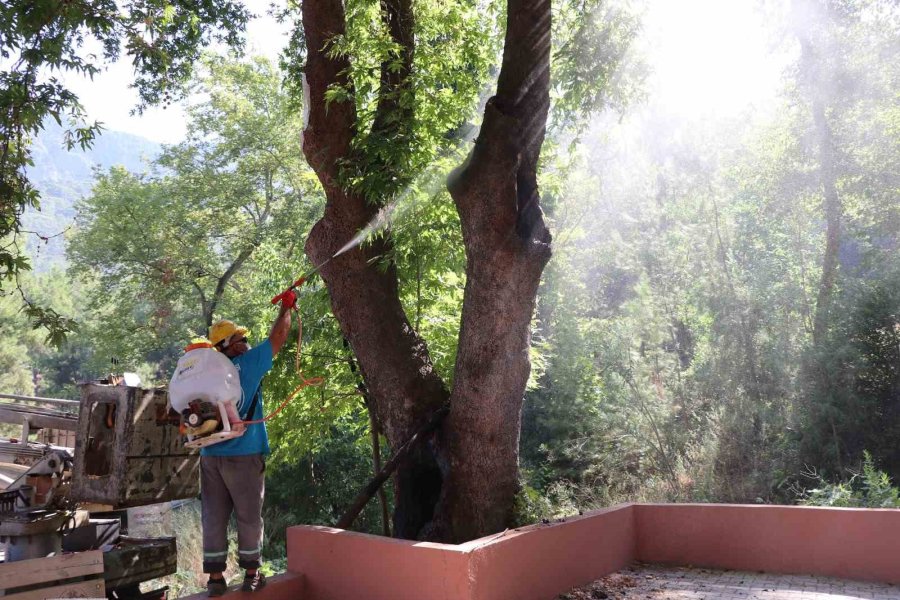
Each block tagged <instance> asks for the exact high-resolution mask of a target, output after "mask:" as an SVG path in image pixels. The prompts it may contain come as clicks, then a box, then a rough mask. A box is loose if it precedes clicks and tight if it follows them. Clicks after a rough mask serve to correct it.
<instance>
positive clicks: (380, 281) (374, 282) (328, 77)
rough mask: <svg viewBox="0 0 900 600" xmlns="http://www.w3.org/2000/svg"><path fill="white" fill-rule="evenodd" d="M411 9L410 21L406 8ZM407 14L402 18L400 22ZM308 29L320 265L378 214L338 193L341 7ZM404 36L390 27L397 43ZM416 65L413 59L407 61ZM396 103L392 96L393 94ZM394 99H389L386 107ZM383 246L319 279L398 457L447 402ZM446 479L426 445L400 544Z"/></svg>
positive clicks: (400, 520)
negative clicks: (331, 94) (320, 206)
mask: <svg viewBox="0 0 900 600" xmlns="http://www.w3.org/2000/svg"><path fill="white" fill-rule="evenodd" d="M382 4H383V6H384V5H388V6H389V7H390V9H391V10H392V11H393V14H394V15H396V18H397V20H398V21H399V20H400V19H401V18H405V19H406V20H405V21H404V23H405V24H406V27H408V29H409V31H410V35H409V36H407V37H406V38H404V40H405V41H406V45H411V43H412V39H411V30H412V23H411V14H412V13H411V7H410V6H409V3H408V2H398V3H393V2H391V1H390V0H385V2H383V3H382ZM404 8H405V9H406V11H405V12H403V10H402V9H404ZM401 13H402V17H401ZM303 27H304V32H305V35H306V43H307V63H306V68H305V71H304V74H305V77H306V83H307V85H308V86H309V94H308V96H309V98H308V106H307V110H308V111H309V119H308V123H307V127H306V129H305V130H304V134H303V153H304V154H305V155H306V158H307V160H308V161H309V164H310V165H311V166H312V168H313V169H314V170H315V172H316V175H317V176H318V178H319V180H320V181H321V183H322V186H323V188H324V190H325V195H326V205H325V214H324V216H323V217H322V219H321V220H320V221H319V222H318V223H316V225H315V226H314V227H313V229H312V231H311V232H310V236H309V239H308V240H307V243H306V253H307V255H308V256H309V257H310V259H311V260H312V261H313V263H314V264H317V265H318V264H321V263H323V262H324V261H325V260H327V259H328V257H330V256H331V255H332V254H334V253H335V252H336V251H337V250H338V249H339V248H341V246H343V245H344V244H346V243H347V242H348V241H349V240H350V239H352V238H353V236H354V235H356V233H357V232H358V231H359V230H361V229H362V228H364V227H365V226H366V224H367V223H368V222H369V221H370V220H371V219H372V217H373V216H374V215H375V213H376V212H377V210H378V208H379V207H378V205H377V204H370V203H367V201H366V199H365V198H364V197H363V195H362V194H360V193H353V192H351V191H348V190H346V189H344V187H343V186H342V185H341V184H340V181H339V179H340V177H339V175H340V174H339V165H340V164H341V163H344V164H346V163H347V162H348V161H350V160H352V158H353V156H352V154H353V151H352V148H351V142H352V139H353V136H354V135H355V134H356V111H355V107H354V105H353V101H352V100H349V101H334V102H331V103H329V104H328V105H327V106H326V102H325V91H326V90H327V89H328V88H329V86H332V85H341V86H345V87H347V88H351V87H352V85H351V82H350V81H348V79H347V70H348V68H349V61H348V59H347V58H346V57H345V56H329V55H328V49H329V46H330V43H331V40H332V39H333V38H334V36H336V35H341V34H343V33H344V31H345V21H344V8H343V4H342V2H341V0H306V1H304V3H303ZM396 31H397V29H396V28H393V27H392V28H391V32H392V34H393V33H395V32H396ZM408 60H409V61H411V60H412V58H411V54H410V55H409V58H408ZM386 70H387V69H386V68H384V69H383V71H382V73H383V76H382V85H383V87H388V88H391V89H392V91H396V87H397V86H399V85H405V82H406V79H407V76H408V66H407V67H405V68H404V69H401V70H399V71H398V72H396V73H388V75H384V73H385V71H386ZM390 95H391V96H393V94H390ZM385 97H386V95H385V94H382V98H385ZM390 102H391V100H390V99H386V100H384V101H383V102H382V103H381V105H380V106H379V109H378V111H379V114H383V115H387V114H389V112H390V106H389V103H390ZM389 121H390V120H389V119H386V118H379V119H376V123H375V125H374V127H377V128H379V130H380V132H381V134H382V135H389V130H390V129H391V128H392V127H401V126H404V125H405V123H404V118H401V117H400V115H397V118H396V119H394V120H393V121H390V122H389ZM389 245H390V239H389V238H387V237H385V238H381V239H380V240H378V241H376V242H375V243H373V244H371V245H367V246H366V247H364V248H355V249H353V250H351V251H349V252H346V253H344V254H342V255H341V256H340V257H338V258H336V259H335V260H333V261H331V262H330V263H328V264H327V265H326V266H325V267H324V268H323V269H322V271H321V275H322V279H323V280H324V281H325V284H326V285H327V287H328V292H329V296H330V298H331V308H332V311H333V312H334V315H335V317H336V318H337V320H338V322H339V324H340V326H341V331H342V333H343V335H344V337H346V338H347V340H348V341H349V342H350V346H351V348H352V349H353V352H354V354H355V355H356V357H357V360H358V362H359V366H360V370H361V371H362V375H363V378H364V379H365V381H366V386H367V388H368V390H369V394H370V396H371V398H372V400H373V402H374V405H375V410H376V412H377V414H378V420H379V422H380V423H381V424H382V425H383V427H384V434H385V436H386V437H387V439H388V441H389V443H390V445H391V447H392V448H398V447H400V445H402V443H403V442H404V441H405V440H406V439H408V438H409V437H411V436H412V434H413V433H414V432H415V431H416V430H418V429H419V428H420V427H421V426H422V425H423V424H424V423H425V421H426V419H427V417H428V415H429V414H430V413H431V412H434V411H435V410H437V409H438V408H439V407H440V406H442V405H444V404H445V403H446V402H447V400H448V398H449V393H448V391H447V389H446V388H445V386H444V383H443V382H442V381H441V379H440V378H439V377H438V375H437V374H436V373H435V372H434V369H433V367H432V364H431V360H430V358H429V356H428V349H427V347H426V345H425V342H424V340H422V339H421V338H420V337H419V336H418V334H417V333H416V332H415V331H414V330H413V328H412V326H411V325H410V323H409V321H408V320H407V318H406V314H405V313H404V311H403V308H402V306H401V304H400V299H399V295H398V283H397V273H396V269H394V268H393V267H389V268H388V269H386V270H381V269H379V268H377V266H375V265H373V264H371V259H374V258H376V257H378V256H380V255H382V254H384V253H386V252H387V251H388V250H389V249H390V246H389ZM440 485H441V475H440V471H439V469H438V466H437V462H436V461H435V459H434V456H433V453H432V452H431V450H430V448H429V447H428V446H419V447H418V448H417V449H416V450H415V451H414V452H412V453H411V455H410V456H409V457H408V458H407V459H406V460H405V461H404V464H402V465H401V466H400V467H399V468H398V469H397V471H396V474H395V476H394V502H395V511H394V535H395V536H397V537H403V538H415V537H416V536H417V535H418V534H419V531H420V530H421V529H422V527H423V526H424V525H425V524H426V523H428V522H430V521H431V519H432V513H433V510H434V505H435V502H436V500H437V497H438V494H439V492H440Z"/></svg>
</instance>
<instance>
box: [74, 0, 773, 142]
mask: <svg viewBox="0 0 900 600" xmlns="http://www.w3.org/2000/svg"><path fill="white" fill-rule="evenodd" d="M245 2H246V3H247V5H248V6H251V7H253V8H254V10H257V11H260V6H261V5H263V3H262V2H260V1H259V0H257V1H256V2H254V0H245ZM647 2H648V10H647V14H646V19H645V21H644V43H643V44H642V48H641V49H642V51H643V52H645V53H646V55H647V60H648V62H649V66H650V68H651V76H650V79H649V80H648V82H647V92H648V96H649V98H650V101H651V102H652V103H653V104H656V105H658V106H662V107H665V108H666V110H667V111H671V113H672V114H673V115H680V116H683V117H685V118H687V119H691V118H697V117H707V116H714V115H715V116H728V115H733V114H736V113H739V112H741V111H742V110H744V109H746V108H747V107H748V106H750V105H759V104H763V103H767V102H768V101H769V100H771V98H772V97H773V95H774V93H775V90H776V89H777V87H778V82H779V77H780V76H781V74H782V68H783V67H782V62H781V61H776V60H772V59H770V58H769V55H770V52H769V48H770V45H771V43H772V38H771V37H770V36H771V33H770V32H767V31H766V30H765V29H764V24H763V19H762V16H761V15H760V14H759V13H758V12H757V9H756V8H755V7H757V6H759V3H758V0H677V1H676V0H647ZM265 4H266V5H267V4H268V3H265ZM287 35H288V26H287V25H286V24H285V25H280V24H278V23H277V22H276V21H275V20H274V19H273V18H272V17H270V16H268V15H262V16H261V17H260V18H258V19H256V20H254V21H253V22H252V23H251V24H250V25H249V27H248V36H247V37H248V41H249V49H250V52H251V53H254V54H263V55H265V56H268V57H270V58H272V59H273V60H274V59H277V56H278V53H279V51H280V50H281V49H282V48H283V47H284V46H285V44H286V43H287ZM131 78H132V72H131V65H130V64H129V63H128V62H127V61H126V62H120V63H117V64H115V65H112V66H110V67H109V69H108V70H107V71H106V72H105V73H103V74H101V75H99V76H98V77H96V78H95V79H94V80H93V81H89V80H84V79H80V78H76V77H74V76H69V77H68V78H67V81H68V82H69V84H70V85H71V86H72V88H73V89H74V91H75V92H76V93H77V94H78V95H79V97H80V98H81V101H82V103H83V104H84V106H85V108H86V110H87V112H88V116H89V118H92V119H98V120H100V121H102V122H103V123H104V124H105V126H106V127H107V128H109V129H114V130H118V131H125V132H128V133H134V134H137V135H140V136H143V137H146V138H149V139H151V140H154V141H157V142H163V143H174V142H178V141H180V140H181V139H182V138H183V136H184V132H185V123H184V119H185V116H184V111H183V109H182V108H181V107H179V106H175V105H173V106H171V107H169V108H168V109H165V110H163V109H162V108H152V109H150V110H148V111H147V112H146V113H145V114H144V115H142V116H140V117H138V116H132V115H130V114H129V111H130V110H131V109H132V108H133V107H134V105H135V102H136V94H135V93H134V91H133V90H131V89H130V88H129V87H128V84H129V82H130V81H131Z"/></svg>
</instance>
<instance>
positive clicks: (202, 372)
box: [169, 348, 241, 413]
mask: <svg viewBox="0 0 900 600" xmlns="http://www.w3.org/2000/svg"><path fill="white" fill-rule="evenodd" d="M192 400H201V401H203V402H209V403H210V404H219V403H220V402H226V401H232V402H234V404H235V405H237V403H238V402H239V401H240V400H241V381H240V377H239V376H238V371H237V369H236V368H235V366H234V364H232V362H231V360H229V359H228V357H227V356H225V355H224V354H222V353H220V352H217V351H216V350H214V349H212V348H196V349H194V350H190V351H189V352H187V353H185V355H184V356H182V357H181V358H180V359H179V360H178V364H177V365H176V366H175V374H174V375H172V380H171V381H170V382H169V402H170V403H171V404H172V408H174V409H175V410H176V411H178V412H179V413H181V412H182V411H183V410H185V409H186V408H188V405H189V404H190V402H191V401H192Z"/></svg>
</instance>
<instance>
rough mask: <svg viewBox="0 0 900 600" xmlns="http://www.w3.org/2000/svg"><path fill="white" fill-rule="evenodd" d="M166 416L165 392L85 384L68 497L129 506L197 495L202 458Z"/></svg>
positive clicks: (118, 506)
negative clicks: (185, 443)
mask: <svg viewBox="0 0 900 600" xmlns="http://www.w3.org/2000/svg"><path fill="white" fill-rule="evenodd" d="M167 414H168V397H167V395H166V392H165V391H164V390H145V389H142V388H136V387H128V386H111V385H102V384H97V383H88V384H83V385H82V386H81V410H80V412H79V418H78V437H77V440H76V442H75V466H74V469H73V472H72V489H71V492H70V493H69V497H70V498H72V499H74V500H76V501H78V502H94V503H98V504H107V505H110V506H112V507H114V508H127V507H129V506H143V505H146V504H154V503H157V502H167V501H169V500H178V499H182V498H193V497H195V496H197V494H198V492H199V485H200V483H199V468H200V456H199V454H197V453H195V452H193V451H191V450H189V449H187V448H185V447H184V444H183V443H182V438H181V435H179V433H178V428H177V427H176V426H174V425H172V423H171V421H170V420H169V419H168V418H167Z"/></svg>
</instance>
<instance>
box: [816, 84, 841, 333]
mask: <svg viewBox="0 0 900 600" xmlns="http://www.w3.org/2000/svg"><path fill="white" fill-rule="evenodd" d="M813 120H814V123H815V130H816V139H817V141H818V143H819V181H820V182H821V185H822V192H823V195H824V203H823V204H824V208H825V251H824V253H823V255H822V277H821V279H819V292H818V294H817V295H816V317H815V321H814V322H813V344H814V345H816V346H817V347H818V346H820V345H821V343H822V342H823V341H824V340H825V335H826V334H827V333H828V324H829V312H830V310H831V297H832V295H833V292H834V284H835V280H836V278H837V270H838V252H839V251H840V248H841V212H842V208H841V199H840V197H839V196H838V192H837V182H836V179H837V177H836V174H835V164H834V163H835V160H834V141H833V139H832V135H831V127H830V126H829V125H828V120H827V118H826V116H825V107H824V106H823V104H822V101H821V100H815V101H813Z"/></svg>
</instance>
